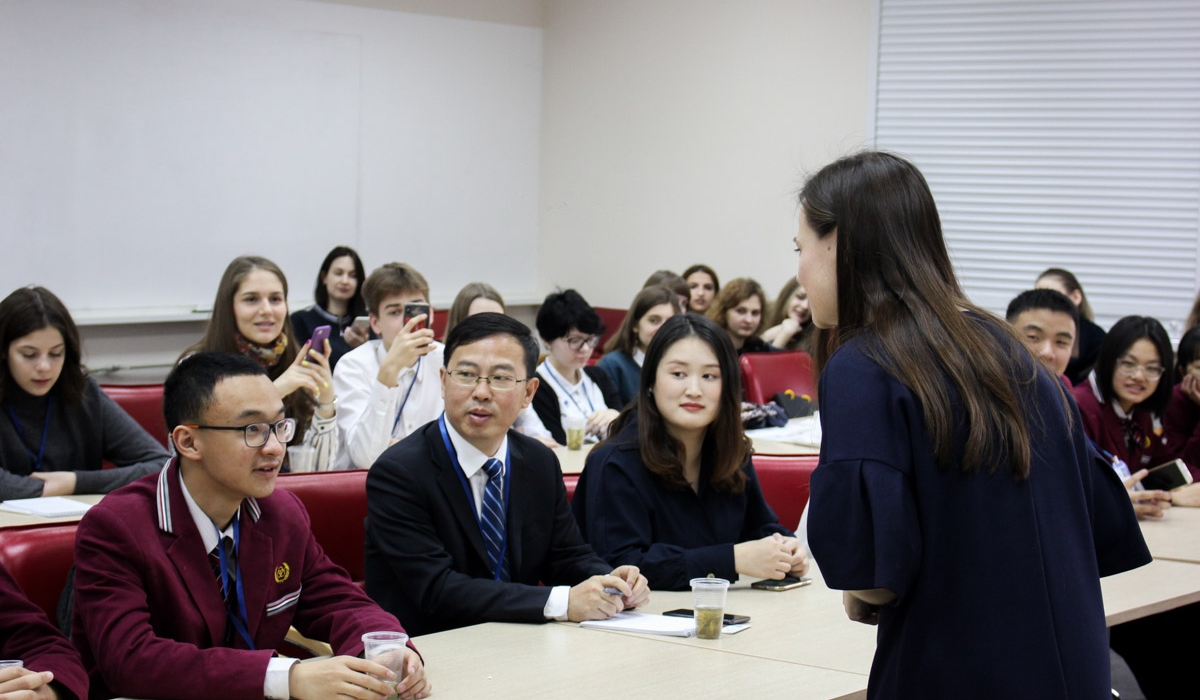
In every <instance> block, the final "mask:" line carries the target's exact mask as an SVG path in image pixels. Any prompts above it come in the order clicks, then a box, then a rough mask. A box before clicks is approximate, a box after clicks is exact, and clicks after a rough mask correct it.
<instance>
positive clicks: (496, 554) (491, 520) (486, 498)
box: [479, 459, 509, 581]
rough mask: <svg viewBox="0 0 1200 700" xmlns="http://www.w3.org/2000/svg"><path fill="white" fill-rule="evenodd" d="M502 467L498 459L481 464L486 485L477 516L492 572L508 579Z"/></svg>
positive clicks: (503, 578)
mask: <svg viewBox="0 0 1200 700" xmlns="http://www.w3.org/2000/svg"><path fill="white" fill-rule="evenodd" d="M503 470H504V467H503V466H502V465H501V464H500V460H498V459H489V460H488V461H487V462H486V463H484V465H483V471H485V472H487V476H488V481H487V486H485V487H484V488H483V510H482V512H481V513H480V516H479V526H480V530H482V531H483V543H484V544H485V545H486V546H487V553H488V559H489V560H490V561H491V564H492V572H493V573H495V572H497V571H498V572H500V580H501V581H508V580H509V577H508V562H506V561H504V559H503V556H504V482H503V480H502V477H501V473H502V472H503Z"/></svg>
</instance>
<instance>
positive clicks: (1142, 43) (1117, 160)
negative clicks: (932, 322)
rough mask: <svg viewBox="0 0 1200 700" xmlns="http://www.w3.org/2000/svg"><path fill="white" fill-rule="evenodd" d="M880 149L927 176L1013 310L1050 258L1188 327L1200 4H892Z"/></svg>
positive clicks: (884, 26)
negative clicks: (1014, 302) (1016, 299)
mask: <svg viewBox="0 0 1200 700" xmlns="http://www.w3.org/2000/svg"><path fill="white" fill-rule="evenodd" d="M878 3H879V5H878V7H877V15H876V16H877V18H878V23H879V24H878V27H877V43H876V46H875V49H876V51H877V54H876V66H875V83H874V93H875V94H874V99H873V105H872V107H873V113H874V124H873V125H871V126H873V130H874V138H875V144H876V147H878V148H881V149H885V150H889V151H893V152H896V153H899V154H901V155H904V156H906V157H908V158H910V159H911V160H913V162H914V163H916V164H917V166H918V167H920V168H921V170H922V172H924V174H925V177H926V178H927V179H928V181H929V185H930V188H931V189H932V190H933V193H934V197H935V198H936V199H937V203H938V208H939V211H940V212H941V216H942V224H943V227H944V229H945V233H946V238H947V244H948V246H949V248H950V252H951V256H952V258H953V260H954V264H955V268H956V270H957V272H958V275H959V279H960V281H961V282H962V284H963V286H964V288H965V290H966V292H967V294H968V295H969V296H970V297H971V299H972V300H973V301H975V302H976V303H978V304H980V305H981V306H984V307H986V308H989V309H991V310H993V311H996V312H998V313H1003V311H1004V309H1005V307H1006V306H1007V305H1008V302H1009V301H1010V300H1011V299H1012V298H1013V297H1014V296H1015V295H1016V294H1017V293H1018V292H1020V291H1022V290H1025V289H1029V288H1031V287H1032V286H1033V283H1034V280H1035V278H1036V276H1037V275H1038V273H1040V272H1041V271H1042V270H1043V269H1045V268H1047V267H1063V268H1066V269H1068V270H1071V271H1072V272H1074V273H1075V275H1076V276H1077V277H1078V278H1079V279H1080V281H1081V283H1082V284H1083V287H1084V291H1085V292H1086V293H1087V296H1088V299H1089V300H1090V301H1091V304H1092V307H1093V309H1094V310H1095V312H1096V316H1097V320H1098V322H1100V323H1101V325H1103V326H1105V327H1108V326H1109V325H1111V324H1112V322H1113V321H1115V320H1116V319H1118V318H1120V317H1122V316H1125V315H1128V314H1143V315H1150V316H1155V317H1157V318H1158V319H1160V320H1161V321H1163V323H1164V324H1166V325H1167V330H1168V331H1169V332H1170V333H1171V335H1172V336H1173V337H1176V338H1177V337H1178V336H1179V335H1180V331H1181V327H1182V321H1183V319H1184V317H1185V316H1186V315H1187V313H1188V310H1189V309H1190V308H1191V305H1192V301H1193V299H1194V298H1195V295H1196V289H1197V286H1198V285H1197V283H1198V265H1197V253H1198V250H1200V244H1198V239H1200V235H1198V229H1200V3H1198V2H1195V0H1176V1H1174V2H1172V1H1170V0H1138V1H1137V2H1132V1H1130V0H1122V1H1118V0H1079V1H1060V2H1051V1H1045V2H1043V1H1036V0H1026V1H1017V0H1008V1H996V0H993V1H983V0H977V1H972V0H878Z"/></svg>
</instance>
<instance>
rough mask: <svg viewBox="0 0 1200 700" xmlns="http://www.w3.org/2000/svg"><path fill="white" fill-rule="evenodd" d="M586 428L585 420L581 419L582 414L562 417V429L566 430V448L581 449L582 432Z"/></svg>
mask: <svg viewBox="0 0 1200 700" xmlns="http://www.w3.org/2000/svg"><path fill="white" fill-rule="evenodd" d="M586 428H587V421H586V420H584V419H583V416H567V417H566V418H563V429H564V430H566V431H567V449H568V450H579V449H583V433H584V430H585V429H586Z"/></svg>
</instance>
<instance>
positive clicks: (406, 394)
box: [392, 356, 425, 435]
mask: <svg viewBox="0 0 1200 700" xmlns="http://www.w3.org/2000/svg"><path fill="white" fill-rule="evenodd" d="M424 359H425V358H424V356H422V357H418V358H417V366H416V368H415V369H414V370H413V378H412V381H411V382H409V383H408V391H406V392H404V400H402V401H401V402H400V409H399V410H397V411H396V420H394V421H392V434H393V435H395V434H396V426H397V425H400V416H401V415H402V414H403V413H404V406H405V404H407V403H408V397H409V396H411V395H412V390H413V387H414V386H416V385H417V377H418V376H419V375H420V374H421V360H424Z"/></svg>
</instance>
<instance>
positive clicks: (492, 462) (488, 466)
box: [483, 459, 504, 479]
mask: <svg viewBox="0 0 1200 700" xmlns="http://www.w3.org/2000/svg"><path fill="white" fill-rule="evenodd" d="M483 471H485V472H487V475H488V479H496V478H498V477H499V476H500V473H501V472H502V471H504V465H503V464H501V463H500V460H498V459H489V460H488V461H486V462H484V463H483Z"/></svg>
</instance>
